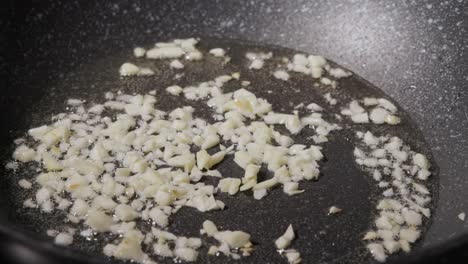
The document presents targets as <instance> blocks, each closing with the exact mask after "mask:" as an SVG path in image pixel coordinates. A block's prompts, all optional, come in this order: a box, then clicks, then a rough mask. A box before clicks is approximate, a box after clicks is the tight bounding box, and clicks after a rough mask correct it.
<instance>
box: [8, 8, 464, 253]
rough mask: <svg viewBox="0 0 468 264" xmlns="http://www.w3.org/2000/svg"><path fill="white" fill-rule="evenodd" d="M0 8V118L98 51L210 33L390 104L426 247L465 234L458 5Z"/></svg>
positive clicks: (461, 18)
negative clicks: (428, 181) (266, 49)
mask: <svg viewBox="0 0 468 264" xmlns="http://www.w3.org/2000/svg"><path fill="white" fill-rule="evenodd" d="M10 2H11V3H10ZM23 2H24V3H23ZM23 4H24V5H23ZM2 5H4V8H2V11H1V12H5V15H2V17H5V18H6V19H2V20H1V23H2V27H1V28H2V33H1V34H2V35H1V37H2V39H5V38H6V39H8V40H9V41H2V42H1V47H0V49H1V51H2V52H1V53H0V56H2V59H4V60H1V64H0V67H1V68H2V71H1V74H2V78H1V82H2V83H1V85H2V87H1V89H2V91H4V96H1V97H0V102H1V105H0V110H1V111H0V112H1V115H2V120H7V119H6V117H7V115H12V114H17V115H20V114H21V113H22V111H23V110H22V109H21V108H15V106H18V105H24V104H27V103H28V102H32V101H34V100H37V99H38V98H39V97H40V94H41V90H40V87H41V84H44V85H45V84H47V83H48V82H50V81H51V80H56V79H57V78H59V77H60V76H61V75H62V74H63V72H64V71H67V70H70V69H72V68H75V67H79V66H80V65H84V64H86V62H89V61H90V60H93V58H95V57H97V56H101V55H105V54H106V53H108V52H109V51H111V50H112V49H109V50H107V49H106V47H107V46H109V45H111V46H117V47H119V48H130V47H131V46H132V45H133V44H134V43H147V42H148V41H156V40H163V39H170V38H174V37H183V36H200V37H203V36H215V37H220V38H224V37H228V38H235V39H244V40H248V41H253V42H258V43H263V44H273V45H279V46H284V47H290V48H294V49H299V50H303V51H306V52H311V53H316V54H322V55H324V56H326V57H327V58H330V59H332V60H334V61H337V62H339V63H340V64H341V65H343V66H345V67H347V68H349V69H351V70H353V71H354V72H356V73H357V74H359V75H361V76H362V77H364V78H365V79H367V80H369V81H370V82H372V83H373V84H375V85H376V86H377V87H379V88H381V89H382V90H384V91H385V92H386V93H387V94H389V95H390V96H392V97H393V98H394V99H395V100H396V101H397V102H398V103H399V104H400V106H402V107H403V108H404V109H405V110H406V111H407V112H408V113H410V115H411V116H412V118H413V120H415V122H416V123H417V124H418V126H419V128H420V129H421V130H422V131H423V134H424V137H425V139H426V141H427V142H428V143H429V145H430V146H431V147H432V152H433V154H434V158H435V160H436V162H437V164H438V165H439V168H440V183H441V190H440V196H439V205H438V209H437V211H436V213H435V215H434V223H433V225H432V227H431V229H430V230H429V232H428V233H427V235H426V239H425V243H427V244H433V243H436V242H442V241H445V240H447V239H448V238H450V237H453V236H456V235H457V234H460V233H462V232H463V230H465V228H466V226H464V223H463V222H461V221H460V220H459V219H458V218H457V215H458V214H459V213H460V212H462V211H466V212H468V203H467V202H466V201H467V200H468V195H467V192H466V191H465V190H466V189H467V187H468V178H467V177H466V176H467V173H468V151H467V149H468V142H467V131H468V114H467V112H468V89H467V87H466V82H467V80H468V65H467V61H468V60H467V52H468V51H467V46H468V43H467V42H468V38H467V37H466V36H467V34H468V32H467V30H468V25H467V23H468V20H467V9H468V3H467V2H466V1H457V0H455V1H445V2H443V1H442V2H441V1H347V2H343V1H313V2H312V1H170V2H169V1H113V2H112V3H111V2H110V1H109V2H107V1H106V2H104V1H99V2H97V1H96V2H91V1H66V2H65V1H64V2H59V1H5V3H2ZM30 5H32V6H34V8H31V7H30ZM13 12H14V13H15V15H12V16H10V15H11V14H13ZM13 93H15V94H17V95H18V94H20V96H13V95H12V94H13ZM12 109H14V110H12ZM12 126H13V124H6V125H5V128H2V130H1V132H0V133H1V136H2V141H3V140H5V141H6V140H10V139H11V137H10V135H9V133H8V132H9V131H8V130H9V129H6V128H9V127H12Z"/></svg>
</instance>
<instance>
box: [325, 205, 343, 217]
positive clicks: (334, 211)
mask: <svg viewBox="0 0 468 264" xmlns="http://www.w3.org/2000/svg"><path fill="white" fill-rule="evenodd" d="M341 211H343V210H341V209H340V208H338V207H336V206H332V207H330V208H329V209H328V215H332V214H337V213H340V212H341Z"/></svg>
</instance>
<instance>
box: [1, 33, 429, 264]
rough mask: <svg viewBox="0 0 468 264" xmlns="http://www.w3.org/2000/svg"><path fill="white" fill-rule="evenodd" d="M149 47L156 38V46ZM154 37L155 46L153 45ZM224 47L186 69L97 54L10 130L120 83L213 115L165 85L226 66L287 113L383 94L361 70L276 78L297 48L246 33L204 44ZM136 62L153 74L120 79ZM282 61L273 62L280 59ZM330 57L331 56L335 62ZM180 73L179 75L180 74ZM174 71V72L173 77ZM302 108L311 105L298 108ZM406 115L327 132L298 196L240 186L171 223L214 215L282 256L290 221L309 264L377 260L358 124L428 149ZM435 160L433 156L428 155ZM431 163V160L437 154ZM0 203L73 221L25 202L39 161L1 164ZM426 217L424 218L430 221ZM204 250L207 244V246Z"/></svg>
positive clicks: (268, 257) (41, 225)
mask: <svg viewBox="0 0 468 264" xmlns="http://www.w3.org/2000/svg"><path fill="white" fill-rule="evenodd" d="M150 45H151V44H150ZM150 45H149V46H150ZM216 47H221V48H224V49H225V50H227V51H228V54H229V55H230V57H231V58H232V59H231V61H230V63H228V64H225V65H223V66H221V65H220V64H221V63H220V60H219V59H218V58H214V57H208V56H207V57H206V59H204V60H201V61H197V62H190V63H186V65H185V69H183V70H174V69H171V68H169V66H168V61H156V62H154V61H151V62H148V60H145V59H136V58H134V57H133V55H132V52H131V50H124V51H116V52H115V53H114V54H112V56H105V57H101V58H96V60H94V61H89V63H87V64H85V65H82V66H80V67H77V68H75V69H74V70H73V71H70V72H67V73H64V77H63V78H61V79H60V81H57V82H52V83H50V84H49V85H48V87H47V88H43V89H44V90H45V91H46V92H44V93H43V94H42V95H41V98H40V99H39V100H37V101H35V102H33V103H32V104H31V105H30V106H29V107H28V109H27V111H25V114H23V115H22V116H19V117H17V118H18V119H17V120H18V122H17V124H16V125H15V129H14V130H13V131H12V134H13V135H18V136H21V135H22V134H24V132H25V130H24V128H28V127H35V126H39V125H42V124H47V123H50V119H51V117H52V116H53V115H55V114H58V113H61V112H64V111H67V110H66V107H67V106H66V100H67V99H69V98H79V99H85V100H87V102H88V103H101V102H103V101H104V93H105V92H108V91H112V92H117V91H122V92H123V93H127V94H134V93H140V94H144V93H148V92H149V91H152V90H156V91H157V95H156V97H157V100H158V101H157V104H156V107H157V108H158V109H161V110H171V109H174V108H176V107H180V106H183V105H192V106H193V107H194V108H195V109H196V111H195V116H198V117H202V118H205V119H208V120H210V119H212V114H213V110H212V109H209V108H208V107H206V106H205V105H204V104H203V103H199V102H190V101H182V102H181V100H180V97H174V96H169V95H168V94H167V93H166V92H165V91H164V90H165V88H166V87H168V86H170V85H174V84H177V85H180V86H182V87H184V86H186V85H194V84H197V83H200V82H203V81H207V80H212V79H214V78H215V77H217V76H220V75H223V74H230V73H233V72H239V73H240V75H241V79H242V80H248V81H250V82H251V84H250V86H249V87H248V89H249V90H250V91H252V92H253V93H255V94H256V95H257V96H258V97H262V98H265V99H267V100H268V101H269V102H270V103H271V104H272V105H273V110H275V111H278V112H286V113H291V112H292V111H293V110H294V106H296V105H298V104H300V103H304V104H306V105H307V104H309V103H312V102H314V103H317V104H319V105H320V106H322V107H324V108H325V113H327V112H328V113H330V115H332V114H333V113H339V110H338V109H341V108H343V107H345V106H346V105H347V104H348V103H349V101H351V100H352V99H358V98H363V97H366V96H370V97H386V98H388V97H387V96H386V95H384V94H383V92H382V91H380V90H379V89H377V88H376V87H374V86H372V85H371V84H369V83H368V82H366V81H365V80H363V79H361V78H360V77H359V76H356V75H352V76H351V77H349V78H344V79H341V80H340V81H339V84H338V87H337V88H336V89H332V88H330V87H326V86H323V85H319V86H314V85H313V81H312V78H311V77H309V76H303V75H299V74H297V75H296V74H292V78H290V80H289V81H287V82H283V81H281V80H278V79H275V78H273V77H272V74H271V73H272V72H273V71H274V70H275V68H276V65H277V63H279V62H280V59H281V57H288V58H292V56H293V55H294V54H296V53H298V52H297V51H294V50H290V49H284V48H278V47H271V46H270V47H267V46H261V45H256V44H252V43H245V42H241V41H225V40H219V39H202V41H201V42H200V44H199V48H200V50H202V51H203V52H204V53H206V52H207V51H208V50H209V49H211V48H216ZM247 51H257V52H258V51H263V52H269V51H271V52H273V54H274V57H275V58H274V60H273V61H272V62H269V63H266V65H265V68H263V69H262V70H259V71H252V70H249V69H248V67H247V64H246V63H247V62H246V61H247V60H246V59H245V52H247ZM129 59H131V61H134V62H136V63H140V65H145V64H146V65H148V66H150V67H151V68H152V69H155V75H154V76H151V77H144V78H121V77H120V76H119V75H118V73H117V70H118V68H119V67H120V65H121V64H122V63H123V62H126V61H128V60H129ZM276 62H277V63H276ZM332 64H333V63H332ZM180 73H183V75H182V76H180ZM176 75H177V78H176ZM239 88H240V87H239V85H238V84H237V85H235V84H227V85H226V88H225V91H234V90H236V89H239ZM328 92H330V93H331V94H332V95H333V97H335V98H336V99H337V100H338V104H337V105H336V106H333V107H332V106H330V105H328V104H327V102H326V100H325V99H324V97H323V95H324V94H325V93H328ZM299 113H300V114H301V113H305V110H304V109H299ZM399 115H400V117H401V118H402V120H403V122H402V123H401V124H400V125H398V126H375V125H374V126H372V125H368V126H365V127H364V126H356V125H354V124H352V123H346V121H344V123H345V126H344V129H343V130H340V131H335V132H333V133H332V135H331V136H330V137H329V142H326V143H324V144H322V146H323V153H324V155H325V157H326V159H325V160H324V161H322V162H321V163H320V165H321V175H320V179H319V180H318V181H311V182H301V183H300V188H301V189H304V190H305V192H304V193H302V194H300V195H295V196H286V195H285V194H284V193H283V192H282V190H281V188H276V189H273V190H272V191H271V193H270V194H269V196H267V197H266V198H264V199H262V200H260V201H257V200H254V199H253V198H252V195H251V193H249V192H247V193H243V192H241V193H238V194H237V195H235V196H228V195H223V194H219V195H218V196H217V197H218V199H220V200H222V201H223V202H225V204H226V207H227V209H225V210H222V211H212V212H208V213H200V212H198V211H196V210H195V209H189V208H183V209H182V210H180V211H179V212H178V213H177V214H175V215H173V216H172V217H171V219H170V221H171V224H170V226H169V230H170V231H171V232H173V233H175V234H177V235H186V236H199V230H200V228H201V225H202V222H203V221H204V220H205V219H210V220H212V221H214V222H215V223H216V224H217V225H219V227H220V228H221V229H229V230H243V231H245V232H248V233H250V234H251V236H252V241H253V242H254V243H255V244H256V250H255V253H254V254H252V256H250V257H248V258H245V259H243V261H244V262H246V263H280V262H284V261H285V260H284V259H283V258H282V257H281V256H280V255H279V254H277V253H276V249H275V247H274V244H273V241H274V240H275V239H276V238H278V237H279V236H280V235H281V234H282V233H283V232H284V230H285V228H286V227H287V226H288V225H289V224H292V225H293V226H294V227H295V229H296V233H297V239H296V240H295V241H294V244H293V246H294V248H296V249H297V250H298V251H299V252H301V256H302V258H303V260H305V262H306V263H308V262H310V261H313V262H314V263H342V262H344V261H345V260H346V262H353V263H366V262H370V261H372V259H371V257H370V256H369V254H368V252H367V250H366V249H365V243H364V242H363V241H362V240H361V239H362V237H363V235H364V234H365V232H366V231H367V230H368V229H369V228H371V227H372V224H373V222H374V218H375V215H376V214H377V210H376V209H375V205H376V203H377V199H378V195H380V193H381V190H380V189H378V188H377V187H375V184H373V180H372V178H371V177H369V176H368V175H366V173H364V172H363V171H362V170H361V169H360V168H359V166H358V165H357V164H356V163H355V161H354V156H353V149H354V146H355V145H356V136H355V132H356V131H357V130H361V131H366V130H370V131H371V132H373V133H375V134H378V135H381V134H389V135H392V136H398V137H400V138H401V139H403V141H404V142H405V143H406V144H408V145H410V146H411V148H412V149H413V150H415V151H418V152H422V153H424V154H426V155H427V156H428V157H429V158H430V157H431V156H430V153H429V152H428V151H429V148H428V147H427V145H426V143H425V141H424V139H423V137H422V136H421V133H420V132H419V130H418V129H417V128H416V126H415V125H414V123H412V122H411V119H410V117H409V116H408V114H407V113H405V112H404V111H403V109H399ZM312 135H313V134H312V132H311V131H307V129H305V130H303V131H302V132H301V133H300V134H299V135H297V136H295V138H294V139H295V141H296V142H297V143H304V144H313V141H312V140H311V139H310V136H312ZM12 150H13V144H11V146H10V147H9V148H4V149H3V151H2V152H3V153H2V155H3V157H4V160H5V161H9V160H11V158H10V155H11V152H12ZM430 159H431V158H430ZM431 161H432V163H433V164H434V162H433V160H432V159H431ZM217 169H219V170H220V171H221V172H222V174H223V175H224V176H225V177H236V178H239V177H242V175H243V171H242V169H241V168H239V167H238V166H236V165H235V164H234V162H233V161H232V158H228V159H227V160H226V161H225V162H223V163H222V164H221V165H219V166H218V168H217ZM1 170H3V171H2V174H3V175H4V177H2V179H1V181H2V186H3V187H2V188H4V191H3V192H2V203H3V204H2V207H3V208H2V209H5V210H8V214H4V216H2V217H3V218H5V219H7V221H10V222H14V223H16V224H17V225H18V226H20V227H21V228H22V229H25V230H32V231H34V232H37V236H38V237H39V239H44V240H51V238H47V236H46V230H48V229H57V227H58V226H62V227H63V226H67V225H68V224H66V223H64V221H63V219H64V218H65V216H64V214H61V213H59V212H56V213H51V214H44V213H41V212H40V211H39V210H36V209H25V208H23V207H22V202H23V201H24V200H25V199H26V198H29V197H31V192H30V191H27V192H25V191H24V190H22V189H21V188H20V187H19V186H18V184H17V181H18V180H19V179H21V178H26V179H30V180H33V179H34V177H35V175H36V174H37V173H35V172H34V171H33V170H34V169H33V168H20V169H18V170H16V171H11V170H5V169H4V168H3V166H2V168H1ZM270 176H271V175H270V174H268V173H266V172H261V175H260V178H263V179H266V178H268V177H270ZM430 187H431V191H432V193H433V200H434V201H433V202H432V204H435V203H436V198H437V180H436V178H435V177H433V178H432V180H431V184H430ZM331 206H338V207H340V208H342V209H343V212H342V213H341V214H338V215H334V216H328V215H327V212H328V208H329V207H331ZM429 224H430V222H429V221H426V222H425V226H424V228H423V230H425V228H427V226H428V225H429ZM95 240H96V241H93V242H90V241H86V239H84V238H81V237H80V236H78V235H77V236H75V242H74V243H73V245H72V246H71V247H72V248H74V249H76V250H78V251H82V252H84V253H85V254H89V255H90V256H95V255H100V254H102V253H101V252H102V247H103V246H104V245H105V244H106V242H108V241H109V237H107V236H104V235H99V236H97V237H96V239H95ZM206 250H207V248H203V249H202V252H206ZM156 259H157V260H158V261H160V262H161V263H166V262H167V263H172V262H173V260H171V259H158V258H156ZM198 261H199V263H229V262H231V261H232V262H235V261H233V260H230V259H228V258H225V257H215V256H210V257H207V255H206V254H204V253H202V254H200V257H199V260H198Z"/></svg>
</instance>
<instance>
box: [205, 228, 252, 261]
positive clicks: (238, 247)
mask: <svg viewBox="0 0 468 264" xmlns="http://www.w3.org/2000/svg"><path fill="white" fill-rule="evenodd" d="M200 233H201V234H202V235H206V236H208V237H213V238H214V239H216V240H217V241H218V242H219V245H213V246H211V247H210V248H209V249H208V254H209V255H215V254H217V253H218V252H219V253H222V254H224V255H225V256H229V257H231V258H233V259H240V258H241V256H244V257H246V256H250V253H251V252H252V251H253V244H252V242H250V235H249V234H247V233H245V232H243V231H230V230H226V231H219V230H218V228H217V227H216V225H215V224H214V223H213V222H212V221H210V220H206V221H205V222H203V229H201V230H200Z"/></svg>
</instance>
